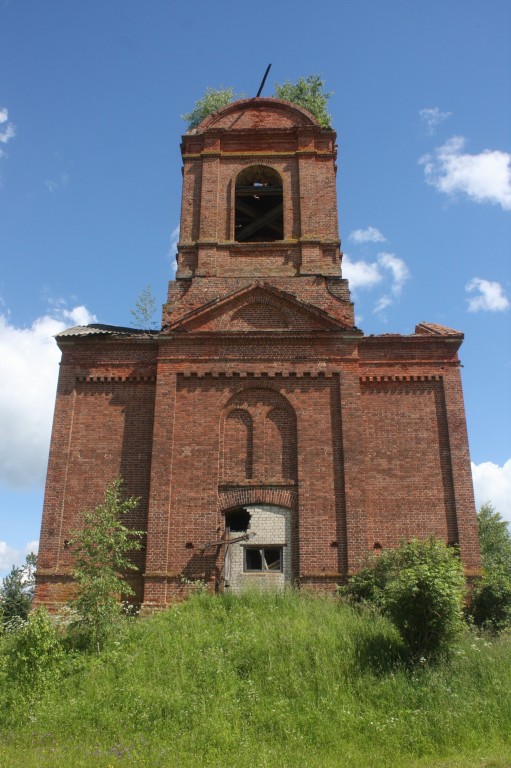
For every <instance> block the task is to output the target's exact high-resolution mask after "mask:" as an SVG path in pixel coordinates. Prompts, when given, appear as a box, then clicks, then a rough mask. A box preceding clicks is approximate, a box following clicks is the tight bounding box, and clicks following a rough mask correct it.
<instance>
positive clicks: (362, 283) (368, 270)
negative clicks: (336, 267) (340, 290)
mask: <svg viewBox="0 0 511 768" xmlns="http://www.w3.org/2000/svg"><path fill="white" fill-rule="evenodd" d="M342 274H343V277H345V278H347V279H348V280H349V282H350V288H351V290H352V291H356V290H357V289H359V288H373V287H374V286H375V285H377V284H378V283H379V282H381V280H382V279H383V275H382V274H381V272H380V270H379V268H378V264H377V263H376V262H368V261H363V260H360V261H352V260H351V259H350V257H349V256H348V254H347V253H345V254H344V255H343V259H342Z"/></svg>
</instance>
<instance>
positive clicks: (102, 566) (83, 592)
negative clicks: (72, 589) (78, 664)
mask: <svg viewBox="0 0 511 768" xmlns="http://www.w3.org/2000/svg"><path fill="white" fill-rule="evenodd" d="M121 492H122V481H121V480H115V481H114V482H113V483H112V484H111V485H109V486H108V488H107V489H106V494H105V500H104V502H103V503H102V504H99V505H98V506H97V507H96V509H94V510H91V511H87V512H84V513H83V527H82V528H81V529H79V530H75V531H73V539H72V540H71V541H70V544H71V546H72V548H73V557H74V560H75V567H74V569H73V576H74V578H75V579H76V582H77V587H78V589H77V592H78V594H77V597H76V599H75V600H73V601H72V603H71V607H72V608H73V609H74V611H75V612H76V614H77V617H78V618H77V619H76V621H75V622H74V623H73V624H72V625H71V631H73V630H74V631H75V632H76V631H78V634H79V635H81V637H82V639H83V640H84V643H85V644H86V645H89V646H91V647H97V648H98V650H99V648H100V646H101V645H102V643H103V642H104V641H105V640H106V638H107V636H108V634H109V633H110V630H111V628H112V625H113V623H114V621H115V619H116V618H118V617H119V615H120V613H121V610H122V606H121V603H120V596H121V595H127V596H130V595H132V594H133V590H132V589H131V587H130V586H129V584H127V582H126V581H125V578H124V574H125V573H126V571H129V570H136V566H135V565H133V563H132V562H131V561H130V560H129V557H128V554H129V553H130V552H133V551H135V550H139V549H141V547H142V543H141V541H140V539H141V537H142V536H143V535H144V534H143V531H134V530H131V529H130V528H127V527H126V526H125V525H124V524H123V522H122V519H121V518H122V516H123V515H125V514H126V513H127V512H129V511H130V510H132V509H134V508H135V507H136V506H137V504H138V499H136V498H133V497H131V498H128V499H125V500H124V501H122V499H121Z"/></svg>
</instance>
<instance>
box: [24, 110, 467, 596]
mask: <svg viewBox="0 0 511 768" xmlns="http://www.w3.org/2000/svg"><path fill="white" fill-rule="evenodd" d="M335 141H336V134H335V133H334V131H332V130H331V129H325V128H322V127H321V126H320V125H319V124H318V123H317V121H316V120H315V118H314V117H313V116H312V115H311V114H310V113H308V112H307V111H306V110H304V109H302V108H301V107H298V106H296V105H293V104H290V103H288V102H284V101H280V100H278V99H274V98H255V99H246V100H242V101H237V102H234V103H232V104H230V105H228V106H227V107H224V108H223V109H221V110H219V111H218V112H216V113H215V114H213V115H211V116H209V117H207V118H206V119H205V120H203V122H202V123H201V124H200V125H199V126H198V127H197V128H195V129H193V130H190V131H189V132H188V133H186V134H185V135H184V137H183V142H182V145H181V148H182V156H183V195H182V210H181V229H180V242H179V246H178V256H177V262H178V268H177V274H176V279H175V281H171V282H170V284H169V291H168V301H167V303H166V304H165V305H164V307H163V317H162V326H161V330H160V331H143V330H133V329H129V328H121V327H115V326H107V325H88V326H86V327H76V328H70V329H68V330H66V331H64V332H62V333H60V334H58V336H57V344H58V346H59V348H60V349H61V350H62V363H61V368H60V378H59V383H58V390H57V400H56V406H55V417H54V424H53V433H52V441H51V449H50V459H49V466H48V477H47V485H46V496H45V502H44V514H43V522H42V531H41V541H40V551H39V560H38V570H37V601H38V602H43V603H48V604H55V603H59V602H61V601H63V600H66V599H67V598H68V596H69V592H70V588H71V577H70V571H71V567H72V559H71V553H70V551H69V546H68V542H69V538H70V531H71V530H72V529H74V528H77V527H79V526H80V514H81V512H82V511H83V510H84V509H86V508H87V509H90V508H93V507H94V506H96V505H97V504H98V503H99V502H100V501H101V500H102V499H103V497H104V493H105V488H106V486H107V485H108V484H109V483H111V482H112V481H113V480H114V479H116V478H119V477H121V478H122V479H123V481H124V484H125V488H126V492H127V493H128V494H129V495H134V496H138V497H140V503H139V505H138V508H137V510H136V511H134V512H133V513H132V516H131V518H130V520H129V525H132V526H133V527H134V528H137V529H143V530H144V531H146V532H147V536H146V541H145V549H144V550H143V552H139V553H136V554H134V561H135V562H136V564H137V566H138V570H137V572H136V573H135V575H134V576H133V577H132V581H133V586H134V588H135V590H136V593H137V596H138V598H139V600H140V601H141V602H143V603H144V605H146V606H148V607H149V606H158V605H163V604H166V603H168V602H171V601H172V600H174V599H176V597H178V596H179V595H180V594H182V593H183V591H186V589H187V581H191V580H196V579H201V580H205V581H206V582H207V583H208V584H210V585H211V588H212V589H213V588H216V589H217V590H231V591H239V590H241V589H243V588H244V587H245V586H247V585H264V586H275V587H282V586H284V585H286V584H294V585H301V586H303V587H307V588H314V589H321V590H329V591H331V590H333V588H334V586H335V585H336V584H339V583H342V582H343V581H345V580H346V578H347V576H348V575H349V574H350V573H353V572H354V571H355V570H356V569H357V567H359V566H360V564H361V562H362V561H363V560H364V558H365V557H366V556H367V554H368V553H371V552H375V551H378V550H380V549H382V548H386V547H394V546H396V545H397V544H398V543H399V541H400V540H401V539H409V538H411V537H419V538H424V537H427V536H428V535H430V534H434V535H435V536H437V537H439V538H441V539H443V540H444V541H446V542H448V543H449V544H452V545H459V547H460V552H461V558H462V561H463V564H464V567H465V573H466V574H467V576H470V575H472V574H474V573H476V572H477V571H478V568H479V548H478V541H477V526H476V516H475V507H474V498H473V490H472V479H471V472H470V460H469V450H468V441H467V432H466V423H465V412H464V405H463V395H462V389H461V378H460V362H459V358H458V349H459V347H460V345H461V343H462V340H463V334H462V333H460V332H459V331H455V330H452V329H450V328H446V327H443V326H440V325H436V324H434V323H424V322H423V323H419V324H418V325H417V326H416V328H415V332H414V333H412V334H410V335H408V336H403V335H398V334H384V335H381V336H373V335H371V336H364V333H363V332H362V331H361V330H359V329H358V328H356V327H355V324H354V310H353V303H352V302H351V300H350V292H349V286H348V281H347V280H346V279H344V278H342V276H341V274H342V273H341V261H342V253H341V251H340V240H339V232H338V221H337V200H336V144H335Z"/></svg>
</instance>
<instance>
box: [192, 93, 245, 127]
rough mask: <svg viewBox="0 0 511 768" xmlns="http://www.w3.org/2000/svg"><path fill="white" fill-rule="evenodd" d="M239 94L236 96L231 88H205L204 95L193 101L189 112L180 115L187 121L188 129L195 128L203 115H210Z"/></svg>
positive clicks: (202, 118)
mask: <svg viewBox="0 0 511 768" xmlns="http://www.w3.org/2000/svg"><path fill="white" fill-rule="evenodd" d="M238 98H242V97H241V96H237V95H236V94H235V93H234V91H233V89H232V88H218V89H215V88H206V91H205V93H204V96H203V97H202V99H199V100H198V101H196V102H195V106H194V108H193V109H192V110H191V112H187V113H186V114H184V115H182V118H183V120H186V122H187V123H188V129H191V128H197V126H198V125H199V123H202V121H203V120H204V118H205V117H207V116H208V115H212V114H213V112H217V111H218V110H219V109H221V108H222V107H226V106H227V104H230V103H231V101H235V100H236V99H238Z"/></svg>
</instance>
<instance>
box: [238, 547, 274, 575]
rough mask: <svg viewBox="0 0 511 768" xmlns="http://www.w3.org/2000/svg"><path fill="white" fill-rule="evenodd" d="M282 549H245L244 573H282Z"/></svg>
mask: <svg viewBox="0 0 511 768" xmlns="http://www.w3.org/2000/svg"><path fill="white" fill-rule="evenodd" d="M282 552H283V548H282V547H258V548H256V547H246V548H245V571H274V572H275V571H278V572H282V560H283V558H282Z"/></svg>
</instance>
